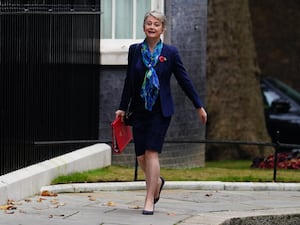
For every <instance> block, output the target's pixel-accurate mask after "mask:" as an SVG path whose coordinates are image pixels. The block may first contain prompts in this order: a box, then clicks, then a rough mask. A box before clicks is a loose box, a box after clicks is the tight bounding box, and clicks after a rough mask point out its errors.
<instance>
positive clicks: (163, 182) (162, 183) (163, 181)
mask: <svg viewBox="0 0 300 225" xmlns="http://www.w3.org/2000/svg"><path fill="white" fill-rule="evenodd" d="M160 179H161V185H160V189H159V193H158V197H157V198H154V204H156V203H157V202H158V200H159V198H160V192H161V190H162V189H163V186H164V185H165V179H164V178H163V177H160Z"/></svg>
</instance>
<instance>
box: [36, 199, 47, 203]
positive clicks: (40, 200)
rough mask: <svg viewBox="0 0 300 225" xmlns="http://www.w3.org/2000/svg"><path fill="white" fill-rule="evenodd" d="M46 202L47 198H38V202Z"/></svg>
mask: <svg viewBox="0 0 300 225" xmlns="http://www.w3.org/2000/svg"><path fill="white" fill-rule="evenodd" d="M44 200H47V199H46V198H38V199H37V200H36V201H37V202H42V201H44Z"/></svg>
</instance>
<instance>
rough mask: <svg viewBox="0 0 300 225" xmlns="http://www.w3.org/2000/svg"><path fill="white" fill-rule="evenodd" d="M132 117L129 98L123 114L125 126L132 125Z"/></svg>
mask: <svg viewBox="0 0 300 225" xmlns="http://www.w3.org/2000/svg"><path fill="white" fill-rule="evenodd" d="M132 117H133V111H132V98H130V100H129V103H128V106H127V109H126V111H125V115H124V118H123V120H124V123H125V124H126V125H127V126H131V125H132Z"/></svg>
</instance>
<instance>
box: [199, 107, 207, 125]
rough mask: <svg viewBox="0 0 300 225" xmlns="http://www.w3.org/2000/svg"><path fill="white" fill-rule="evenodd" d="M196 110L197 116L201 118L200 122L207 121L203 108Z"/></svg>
mask: <svg viewBox="0 0 300 225" xmlns="http://www.w3.org/2000/svg"><path fill="white" fill-rule="evenodd" d="M197 111H198V116H199V119H200V120H201V122H202V123H203V124H205V123H206V122H207V113H206V111H205V109H204V108H203V107H201V108H199V109H197Z"/></svg>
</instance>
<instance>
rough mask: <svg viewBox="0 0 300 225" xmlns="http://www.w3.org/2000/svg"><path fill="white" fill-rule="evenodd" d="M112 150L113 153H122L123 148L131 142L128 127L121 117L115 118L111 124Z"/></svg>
mask: <svg viewBox="0 0 300 225" xmlns="http://www.w3.org/2000/svg"><path fill="white" fill-rule="evenodd" d="M111 127H112V149H113V151H114V152H115V153H122V152H123V150H124V149H125V147H126V146H127V145H128V144H129V142H130V141H131V140H132V131H131V128H130V126H126V125H125V123H124V122H123V121H122V120H121V117H118V118H116V119H115V120H114V121H113V122H112V123H111Z"/></svg>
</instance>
